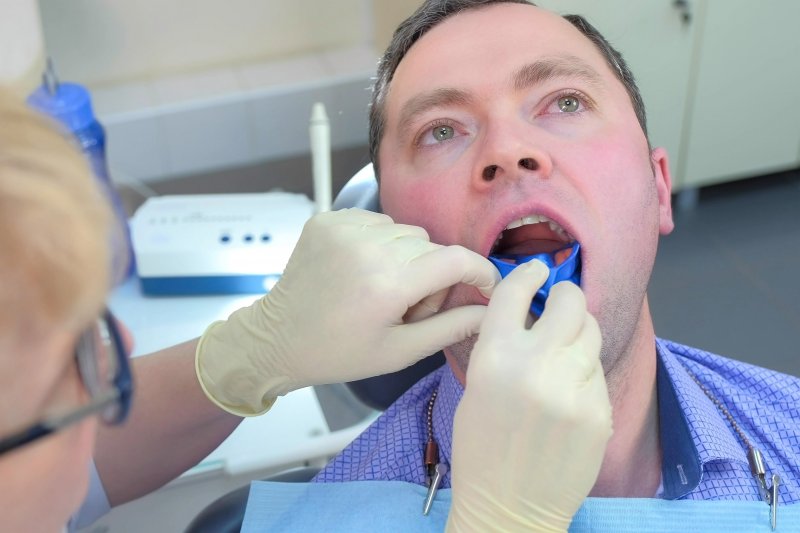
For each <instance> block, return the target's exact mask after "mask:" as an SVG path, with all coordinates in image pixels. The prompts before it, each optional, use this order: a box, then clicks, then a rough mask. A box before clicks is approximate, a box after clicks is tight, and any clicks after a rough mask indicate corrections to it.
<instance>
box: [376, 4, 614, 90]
mask: <svg viewBox="0 0 800 533" xmlns="http://www.w3.org/2000/svg"><path fill="white" fill-rule="evenodd" d="M502 49H508V50H521V51H523V52H524V55H525V60H524V62H521V63H519V64H515V65H514V66H513V70H509V71H508V72H506V73H504V78H505V79H504V80H503V81H507V79H511V78H513V77H518V76H517V70H518V69H520V68H525V65H533V64H542V62H544V61H549V62H551V63H558V62H561V63H563V64H564V65H565V66H566V65H567V64H568V61H559V60H560V59H564V60H566V59H570V60H572V62H573V64H574V65H578V64H580V68H581V69H582V70H583V71H584V72H591V71H592V70H594V71H596V72H602V71H603V70H606V69H607V64H606V62H605V60H604V59H603V57H602V55H601V54H600V53H599V51H598V50H597V49H596V47H595V46H594V44H593V43H592V42H591V41H589V39H588V38H587V37H586V36H585V35H583V34H582V33H581V32H580V31H578V29H577V28H575V27H574V26H573V25H572V24H570V23H569V21H567V20H565V19H564V18H562V17H561V16H560V15H558V14H556V13H553V12H550V11H547V10H544V9H541V8H538V7H536V6H533V5H522V4H511V3H508V4H495V5H491V6H483V7H479V8H473V9H469V10H467V11H464V12H461V13H458V14H455V15H452V16H451V17H449V18H447V19H445V20H444V21H442V22H440V23H439V24H438V25H436V26H434V27H433V28H431V29H430V30H429V31H428V32H427V33H426V34H425V35H423V36H422V37H421V38H420V39H419V41H417V42H416V43H415V44H414V45H413V46H411V48H410V49H409V50H408V52H407V53H406V55H405V57H404V58H403V59H402V61H401V62H400V63H399V65H398V67H397V69H396V71H395V74H394V76H393V80H392V85H393V86H395V87H398V86H400V87H403V86H405V85H412V86H417V87H420V86H421V87H431V86H432V85H434V84H436V83H437V82H445V83H446V81H445V80H446V79H447V78H448V77H450V76H452V77H456V78H457V77H459V76H460V75H461V74H464V71H463V67H462V65H461V64H460V62H461V61H460V60H463V58H464V57H468V56H471V55H474V54H472V53H471V52H472V51H477V52H478V53H480V51H481V50H502ZM502 60H503V58H502V57H499V58H498V63H497V65H498V66H499V65H500V64H501V63H502ZM565 68H566V67H565ZM466 74H467V75H468V76H469V77H472V78H474V79H476V80H477V79H479V78H480V77H481V73H478V72H466ZM485 74H487V75H488V74H489V73H485ZM607 74H610V71H608V72H607ZM596 77H598V78H599V76H596ZM598 81H599V80H598ZM400 87H398V88H400ZM409 89H412V87H409ZM390 92H392V91H391V89H390Z"/></svg>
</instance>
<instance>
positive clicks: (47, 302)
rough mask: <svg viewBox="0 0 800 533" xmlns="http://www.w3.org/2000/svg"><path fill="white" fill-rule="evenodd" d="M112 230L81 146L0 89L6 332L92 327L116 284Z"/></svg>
mask: <svg viewBox="0 0 800 533" xmlns="http://www.w3.org/2000/svg"><path fill="white" fill-rule="evenodd" d="M112 231H113V226H112V216H111V212H110V210H109V208H108V207H107V203H106V202H105V199H104V197H103V195H102V193H101V192H100V190H99V188H98V187H97V184H96V182H95V180H94V178H93V177H92V174H91V170H90V168H89V165H88V162H87V161H86V159H85V158H84V157H83V155H82V154H81V153H80V152H79V151H78V150H77V148H76V146H75V145H74V144H73V143H71V142H70V140H68V138H67V136H66V135H65V134H64V133H62V132H60V131H59V129H58V127H57V126H56V125H55V124H54V123H52V122H50V121H49V119H47V118H45V117H44V116H41V115H39V114H38V113H37V112H34V111H32V110H31V109H29V108H28V107H27V106H26V104H25V103H24V102H23V101H21V100H20V99H19V98H18V97H17V96H16V95H14V94H13V93H11V92H10V91H8V90H4V89H2V88H0V338H3V339H5V340H12V339H14V338H17V340H21V339H24V338H26V337H29V336H30V335H40V334H41V333H42V332H44V331H47V329H48V328H52V327H66V328H69V329H71V330H75V331H77V330H79V328H83V327H85V326H86V325H88V324H89V323H90V321H91V320H92V318H93V317H95V316H97V313H98V312H99V311H100V310H101V309H102V307H103V302H104V301H105V298H106V293H107V291H108V289H109V285H110V279H111V251H110V250H111V248H110V245H111V238H112Z"/></svg>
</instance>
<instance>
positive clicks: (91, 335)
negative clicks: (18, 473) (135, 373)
mask: <svg viewBox="0 0 800 533" xmlns="http://www.w3.org/2000/svg"><path fill="white" fill-rule="evenodd" d="M75 362H76V364H77V367H78V373H79V374H80V377H81V380H82V381H83V385H84V387H85V388H86V391H87V392H88V393H89V402H88V403H87V404H86V405H83V406H81V407H78V408H75V409H73V410H71V411H69V412H67V413H66V414H62V415H59V416H53V417H45V418H43V419H42V420H39V421H38V422H36V423H34V424H32V425H31V426H29V427H27V428H26V429H23V430H22V431H18V432H17V433H15V434H13V435H11V436H9V437H4V438H2V439H0V454H3V453H6V452H8V451H11V450H13V449H15V448H19V447H20V446H24V445H26V444H28V443H30V442H33V441H35V440H37V439H40V438H42V437H45V436H47V435H50V434H51V433H54V432H56V431H58V430H60V429H63V428H65V427H67V426H69V425H71V424H74V423H76V422H78V421H80V420H83V419H84V418H86V417H89V416H92V415H95V414H99V416H100V419H101V420H102V421H103V422H104V423H105V424H108V425H116V424H120V423H122V422H123V421H124V420H125V418H126V417H127V416H128V412H129V411H130V406H131V397H132V395H133V379H132V377H131V371H130V365H129V364H128V354H127V351H126V350H125V346H124V344H123V343H122V338H121V336H120V333H119V329H118V327H117V323H116V321H115V320H114V318H113V317H112V316H111V313H110V312H108V310H106V311H105V312H104V313H103V315H102V316H101V317H100V318H98V319H97V320H96V321H95V323H94V324H92V326H91V327H89V328H88V329H87V330H86V331H85V332H83V333H82V334H81V336H80V338H79V339H78V342H77V343H76V345H75Z"/></svg>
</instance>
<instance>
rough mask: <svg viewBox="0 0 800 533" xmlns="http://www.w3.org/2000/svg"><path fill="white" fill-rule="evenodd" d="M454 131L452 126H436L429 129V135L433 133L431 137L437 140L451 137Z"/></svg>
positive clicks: (440, 140)
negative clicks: (431, 129)
mask: <svg viewBox="0 0 800 533" xmlns="http://www.w3.org/2000/svg"><path fill="white" fill-rule="evenodd" d="M455 133H456V132H455V130H454V129H453V127H452V126H436V127H435V128H433V131H431V135H433V138H434V139H436V140H437V141H438V142H442V141H446V140H448V139H452V138H453V135H455Z"/></svg>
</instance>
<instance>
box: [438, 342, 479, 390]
mask: <svg viewBox="0 0 800 533" xmlns="http://www.w3.org/2000/svg"><path fill="white" fill-rule="evenodd" d="M477 340H478V336H477V335H473V336H472V337H469V338H468V339H465V340H463V341H461V342H459V343H456V344H453V345H452V346H448V347H447V348H445V349H444V350H443V351H444V356H445V359H447V364H448V365H450V369H451V370H452V371H453V374H455V376H456V377H457V378H458V381H460V382H461V384H462V385H466V383H467V366H469V355H470V354H471V353H472V348H473V347H474V346H475V341H477Z"/></svg>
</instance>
